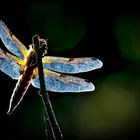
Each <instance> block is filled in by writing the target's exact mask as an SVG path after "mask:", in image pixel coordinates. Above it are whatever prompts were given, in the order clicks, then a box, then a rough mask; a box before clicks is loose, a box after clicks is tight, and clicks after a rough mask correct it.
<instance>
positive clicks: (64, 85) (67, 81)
mask: <svg viewBox="0 0 140 140" xmlns="http://www.w3.org/2000/svg"><path fill="white" fill-rule="evenodd" d="M44 78H45V84H46V89H47V90H48V91H54V92H86V91H93V90H94V89H95V87H94V85H93V84H92V83H91V82H89V81H88V80H85V79H81V78H78V77H73V76H68V75H64V74H59V73H56V72H52V71H49V70H46V69H44ZM31 84H32V85H33V86H34V87H36V88H40V84H39V78H38V77H36V78H35V79H33V80H32V81H31Z"/></svg>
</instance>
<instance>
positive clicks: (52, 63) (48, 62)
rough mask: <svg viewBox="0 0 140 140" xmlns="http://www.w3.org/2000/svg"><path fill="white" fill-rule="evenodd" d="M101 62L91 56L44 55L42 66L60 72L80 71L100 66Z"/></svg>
mask: <svg viewBox="0 0 140 140" xmlns="http://www.w3.org/2000/svg"><path fill="white" fill-rule="evenodd" d="M102 65H103V63H102V62H101V61H100V60H99V59H96V58H93V57H83V58H64V57H53V56H46V57H44V58H43V66H44V68H46V69H49V70H53V71H58V72H62V73H80V72H87V71H91V70H95V69H98V68H101V67H102Z"/></svg>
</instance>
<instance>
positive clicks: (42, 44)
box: [39, 39, 48, 56]
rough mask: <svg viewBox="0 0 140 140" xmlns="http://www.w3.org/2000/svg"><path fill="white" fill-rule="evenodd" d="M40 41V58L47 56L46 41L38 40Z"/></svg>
mask: <svg viewBox="0 0 140 140" xmlns="http://www.w3.org/2000/svg"><path fill="white" fill-rule="evenodd" d="M39 41H40V52H41V53H42V56H45V55H46V54H47V49H48V47H47V40H45V39H39Z"/></svg>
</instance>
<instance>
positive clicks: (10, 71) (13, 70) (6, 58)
mask: <svg viewBox="0 0 140 140" xmlns="http://www.w3.org/2000/svg"><path fill="white" fill-rule="evenodd" d="M23 65H24V62H23V61H22V60H20V59H19V58H17V57H16V56H13V55H11V54H9V53H6V52H3V51H2V50H1V49H0V70H1V71H3V72H4V73H5V74H7V75H9V76H10V77H11V78H13V79H18V78H19V76H20V72H21V71H23V68H24V66H23Z"/></svg>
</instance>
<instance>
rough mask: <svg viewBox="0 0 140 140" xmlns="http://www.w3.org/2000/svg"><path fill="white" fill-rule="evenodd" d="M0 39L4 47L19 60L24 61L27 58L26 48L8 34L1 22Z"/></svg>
mask: <svg viewBox="0 0 140 140" xmlns="http://www.w3.org/2000/svg"><path fill="white" fill-rule="evenodd" d="M0 38H1V40H2V42H3V44H4V45H5V47H6V48H7V49H8V50H9V51H10V52H12V53H13V54H15V55H16V56H18V57H19V58H21V59H24V57H25V56H27V54H28V51H27V49H26V47H25V46H24V45H23V44H22V43H21V42H20V41H19V40H18V39H17V38H16V37H15V36H14V35H13V34H12V33H11V32H10V30H9V29H8V27H7V26H6V25H5V24H4V22H3V21H0Z"/></svg>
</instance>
